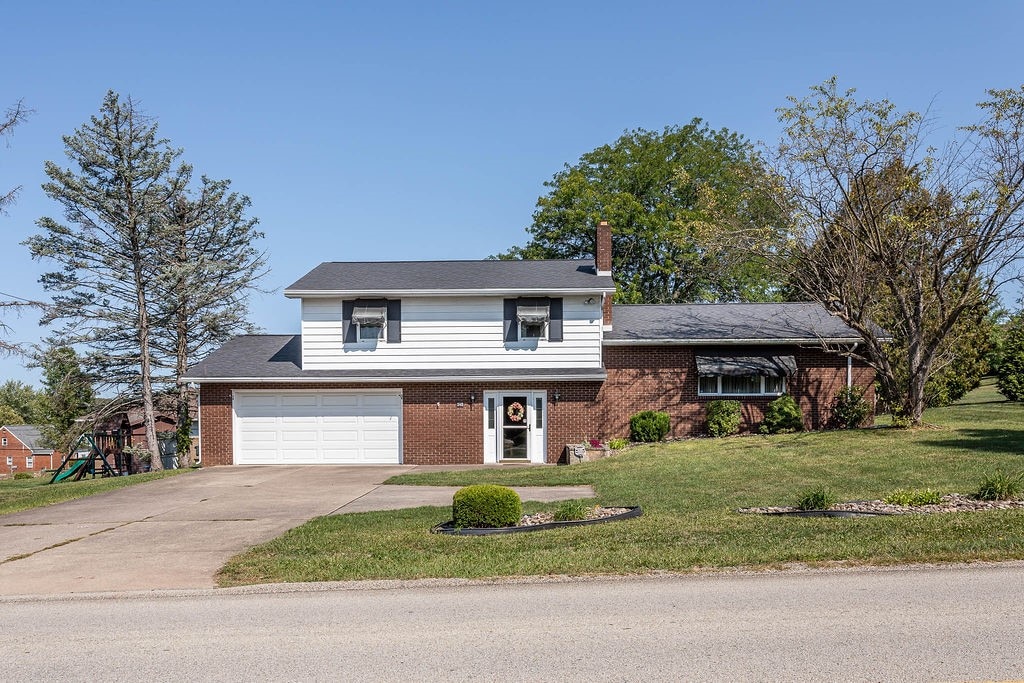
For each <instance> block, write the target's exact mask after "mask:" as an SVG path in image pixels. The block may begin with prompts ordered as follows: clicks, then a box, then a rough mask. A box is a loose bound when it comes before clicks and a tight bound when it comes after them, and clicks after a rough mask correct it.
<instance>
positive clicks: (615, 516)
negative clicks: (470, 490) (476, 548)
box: [431, 505, 643, 536]
mask: <svg viewBox="0 0 1024 683" xmlns="http://www.w3.org/2000/svg"><path fill="white" fill-rule="evenodd" d="M642 514H643V510H642V509H641V508H640V507H601V506H600V505H595V506H592V507H589V508H587V512H586V514H585V516H584V517H583V519H570V520H558V519H556V514H555V513H553V512H549V511H543V512H536V513H534V514H532V515H523V516H522V518H521V519H520V520H519V524H517V525H516V526H505V527H485V528H482V529H471V528H460V527H457V526H455V523H454V522H451V521H449V522H445V523H443V524H438V525H437V526H435V527H434V528H433V529H431V531H433V532H434V533H438V534H454V535H456V536H494V535H497V534H516V533H522V532H527V531H544V530H546V529H564V528H566V527H573V526H592V525H594V524H603V523H606V522H616V521H619V520H622V519H632V518H633V517H639V516H641V515H642Z"/></svg>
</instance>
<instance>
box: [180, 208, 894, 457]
mask: <svg viewBox="0 0 1024 683" xmlns="http://www.w3.org/2000/svg"><path fill="white" fill-rule="evenodd" d="M595 251H596V258H595V260H593V261H586V260H569V261H498V260H487V261H414V262H361V263H336V262H331V263H323V264H321V265H319V266H317V267H316V268H314V269H313V270H312V271H310V272H309V273H308V274H307V275H305V276H304V277H302V278H301V279H299V280H298V281H297V282H295V283H294V284H293V285H291V286H290V287H288V288H287V289H286V290H285V296H288V297H291V298H294V299H298V300H299V301H300V305H301V312H302V313H301V329H300V334H298V335H245V336H240V337H236V338H235V339H232V340H231V341H229V342H228V343H227V344H225V345H224V346H223V347H222V348H220V349H219V350H217V351H216V352H214V353H213V354H211V355H210V356H208V357H207V358H206V359H205V360H203V361H202V362H201V363H199V364H198V365H196V366H195V367H193V368H192V369H190V370H189V372H188V376H187V377H185V378H183V380H182V381H188V382H196V383H198V384H200V385H201V389H200V413H201V424H202V430H201V437H200V438H201V441H202V445H201V448H202V451H203V462H204V463H205V464H207V465H219V464H232V463H234V464H264V463H265V464H308V463H353V464H358V463H407V464H454V463H500V462H532V463H544V462H548V463H553V462H558V461H559V459H560V458H561V457H562V455H563V451H564V447H565V445H566V444H568V443H579V442H580V441H582V440H583V439H584V438H609V437H617V436H628V434H629V417H630V416H631V415H632V414H634V413H636V412H637V411H640V410H646V409H653V410H663V411H666V412H668V413H669V414H670V416H671V418H672V434H673V435H675V436H686V435H696V434H699V433H701V432H702V430H703V422H704V411H705V408H704V406H705V404H706V403H707V401H709V400H711V399H714V398H721V397H729V398H736V399H738V400H740V401H741V402H742V403H743V406H744V417H745V423H746V426H747V427H748V428H753V427H756V425H757V423H758V422H759V421H760V419H761V415H762V410H763V408H764V406H765V405H767V403H768V402H770V401H771V400H772V399H773V398H775V397H777V396H779V395H781V394H782V393H785V392H788V393H790V394H792V395H794V396H795V397H796V398H797V399H798V400H799V402H800V403H801V405H802V407H803V409H804V413H805V417H806V420H807V423H808V426H809V427H812V428H813V427H818V426H821V425H822V424H824V422H825V420H827V413H828V406H829V404H830V403H831V401H832V399H833V398H834V396H835V394H836V392H837V391H838V390H839V389H840V388H842V387H843V386H847V385H850V384H856V385H858V386H862V387H868V388H869V391H870V386H871V384H872V382H873V380H874V375H873V372H872V371H871V370H870V369H869V368H867V367H866V366H863V365H862V364H860V363H857V362H855V361H853V360H851V359H850V358H849V357H848V356H845V355H843V354H842V351H843V350H844V349H849V348H850V347H851V346H852V345H855V344H857V343H858V341H859V338H858V336H857V334H856V333H855V332H854V331H853V330H851V329H850V328H849V327H847V326H846V325H844V324H843V323H842V322H841V321H839V320H838V319H837V318H835V317H833V316H830V315H829V314H828V313H827V312H826V311H825V310H824V309H823V308H821V307H820V306H817V305H816V304H705V305H651V306H618V305H612V295H613V294H614V291H615V285H614V282H613V277H612V272H611V267H612V259H611V232H610V228H609V227H608V226H607V224H604V223H602V224H601V225H600V226H599V228H598V231H597V239H596V249H595Z"/></svg>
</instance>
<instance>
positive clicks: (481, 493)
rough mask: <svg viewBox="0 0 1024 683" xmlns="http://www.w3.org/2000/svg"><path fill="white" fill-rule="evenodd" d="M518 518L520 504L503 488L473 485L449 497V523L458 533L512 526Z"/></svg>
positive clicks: (513, 493)
mask: <svg viewBox="0 0 1024 683" xmlns="http://www.w3.org/2000/svg"><path fill="white" fill-rule="evenodd" d="M522 516H523V502H522V501H521V500H520V499H519V494H518V493H516V492H515V491H513V490H512V489H510V488H508V487H507V486H496V485H494V484H475V485H473V486H466V487H465V488H462V489H459V490H458V491H456V492H455V495H454V496H453V497H452V521H453V522H454V524H455V526H456V527H457V528H459V529H484V528H493V527H505V526H515V525H516V524H518V523H519V520H520V519H521V518H522Z"/></svg>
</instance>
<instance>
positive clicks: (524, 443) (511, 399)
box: [498, 394, 530, 462]
mask: <svg viewBox="0 0 1024 683" xmlns="http://www.w3.org/2000/svg"><path fill="white" fill-rule="evenodd" d="M529 405H530V397H529V396H528V395H526V394H523V395H516V394H512V395H508V396H502V398H501V418H502V419H501V436H500V437H499V447H500V448H501V451H500V453H499V454H498V459H499V460H503V461H508V460H519V461H522V462H527V461H529V459H530V422H529V420H528V419H527V416H526V414H527V412H529V408H528V406H529Z"/></svg>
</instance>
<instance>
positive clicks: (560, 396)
mask: <svg viewBox="0 0 1024 683" xmlns="http://www.w3.org/2000/svg"><path fill="white" fill-rule="evenodd" d="M553 398H554V399H555V403H558V399H560V398H562V395H561V394H560V393H558V389H555V395H554V396H553Z"/></svg>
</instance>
